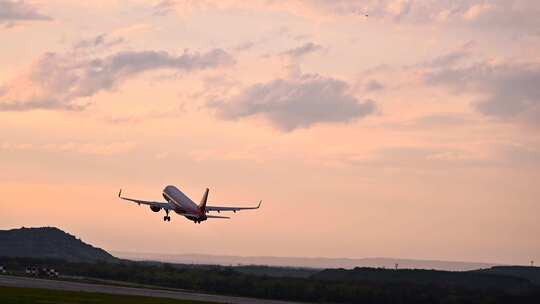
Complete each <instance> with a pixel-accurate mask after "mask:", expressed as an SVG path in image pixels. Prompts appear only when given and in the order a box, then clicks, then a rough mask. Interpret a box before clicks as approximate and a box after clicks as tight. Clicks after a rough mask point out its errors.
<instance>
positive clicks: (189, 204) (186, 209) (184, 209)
mask: <svg viewBox="0 0 540 304" xmlns="http://www.w3.org/2000/svg"><path fill="white" fill-rule="evenodd" d="M163 198H165V200H166V201H167V202H168V203H169V204H170V205H171V206H172V207H173V210H174V212H176V213H177V214H180V215H183V216H185V217H186V218H187V219H189V220H192V221H205V220H206V218H207V217H206V212H204V210H201V208H200V207H199V206H198V205H197V204H195V202H193V201H192V200H191V199H190V198H189V197H188V196H187V195H185V194H184V193H183V192H182V191H180V189H178V188H176V187H175V186H172V185H169V186H167V187H165V188H164V189H163ZM186 214H189V215H186Z"/></svg>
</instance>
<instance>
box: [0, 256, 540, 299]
mask: <svg viewBox="0 0 540 304" xmlns="http://www.w3.org/2000/svg"><path fill="white" fill-rule="evenodd" d="M0 264H2V265H4V266H6V268H7V269H8V270H11V271H16V270H23V269H24V268H25V267H26V266H27V265H39V266H42V265H43V266H47V267H53V268H55V269H57V270H58V271H59V272H60V273H61V274H69V275H74V276H84V277H93V278H100V279H106V280H115V281H125V282H132V283H138V284H148V285H155V286H163V287H170V288H180V289H189V290H196V291H202V292H208V293H219V294H228V295H239V296H246V297H257V298H269V299H283V300H295V301H305V302H325V303H328V302H332V303H540V286H538V285H534V284H533V283H531V282H530V281H528V280H527V279H524V278H520V277H512V276H510V275H507V274H503V273H501V271H502V270H501V269H499V273H498V274H484V273H478V272H461V273H456V272H445V271H428V270H388V269H370V268H356V269H353V270H343V269H337V270H324V271H321V272H319V273H316V274H313V275H312V276H310V277H308V278H292V277H270V276H267V275H264V274H246V273H242V272H239V271H238V270H236V269H235V267H223V266H200V265H179V264H161V263H145V262H129V261H121V262H117V263H107V262H96V263H77V262H65V261H62V260H40V259H30V258H0ZM537 271H538V270H537ZM510 272H512V270H511V268H510Z"/></svg>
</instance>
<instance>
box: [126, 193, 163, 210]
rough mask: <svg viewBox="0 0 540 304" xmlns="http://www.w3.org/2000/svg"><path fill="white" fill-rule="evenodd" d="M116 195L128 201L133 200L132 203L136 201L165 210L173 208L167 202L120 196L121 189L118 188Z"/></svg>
mask: <svg viewBox="0 0 540 304" xmlns="http://www.w3.org/2000/svg"><path fill="white" fill-rule="evenodd" d="M118 197H119V198H121V199H123V200H125V201H130V202H133V203H137V204H139V205H141V204H142V205H149V206H153V207H159V208H163V209H165V210H172V209H173V208H172V207H171V205H169V204H168V203H163V202H153V201H143V200H138V199H133V198H128V197H123V196H122V189H120V192H118Z"/></svg>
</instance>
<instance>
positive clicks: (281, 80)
mask: <svg viewBox="0 0 540 304" xmlns="http://www.w3.org/2000/svg"><path fill="white" fill-rule="evenodd" d="M247 3H248V4H246V1H233V0H229V1H213V0H204V1H174V0H171V1H152V0H131V1H91V2H89V3H86V4H83V3H82V2H75V1H67V0H54V1H6V0H0V41H1V42H2V43H1V44H0V169H1V170H0V194H1V195H0V215H1V218H2V219H1V221H0V229H8V228H17V227H21V226H26V227H30V226H56V227H59V228H61V229H64V230H66V231H68V232H70V233H72V234H76V235H77V236H80V237H81V238H82V239H83V240H84V241H87V242H90V243H92V244H95V245H97V246H101V247H103V248H105V249H108V250H119V251H133V252H159V253H210V254H233V255H275V256H309V257H313V256H320V257H374V256H378V257H400V258H418V259H446V260H467V261H485V262H498V263H513V264H528V263H529V261H530V260H532V259H534V260H539V261H540V242H538V234H539V233H540V222H539V221H538V214H539V212H540V206H539V201H538V198H539V197H540V187H539V185H540V184H539V182H538V181H539V180H540V173H539V172H540V170H539V169H540V134H539V130H540V129H539V128H540V86H539V84H540V34H539V29H540V4H537V3H536V2H534V1H525V0H522V1H520V0H493V1H483V0H470V1H466V0H460V1H432V0H428V1H422V2H419V1H409V0H370V1H352V0H342V1H325V0H316V1H315V0H314V1H286V2H285V1H276V2H271V1H270V2H269V1H262V0H261V1H249V2H247ZM366 14H367V15H368V17H365V15H366ZM168 184H173V185H176V186H178V187H179V188H180V189H182V190H183V191H184V192H186V193H187V194H188V195H190V196H191V197H192V198H193V199H194V200H196V201H198V200H199V199H200V197H201V196H202V194H203V191H204V189H205V188H206V187H209V188H210V189H211V190H210V196H209V201H211V202H212V203H213V204H224V205H227V204H232V205H244V204H245V205H249V204H252V203H255V202H257V201H258V200H260V199H263V201H264V203H263V208H261V209H260V210H259V211H256V212H245V213H237V214H235V215H234V216H233V219H232V220H229V221H221V220H214V221H211V220H209V221H207V222H205V223H204V224H201V225H194V224H193V223H191V222H189V221H186V220H184V219H182V218H180V217H179V216H174V215H173V217H172V221H171V222H170V223H165V222H163V220H162V216H163V215H162V214H155V213H153V212H151V211H150V210H149V209H148V208H143V207H137V206H134V205H129V204H126V203H124V202H121V201H119V200H118V199H117V198H116V194H117V191H118V189H119V188H120V187H122V188H123V189H124V191H125V193H126V195H129V196H133V197H137V198H142V199H149V200H159V199H161V190H162V189H163V187H164V186H165V185H168Z"/></svg>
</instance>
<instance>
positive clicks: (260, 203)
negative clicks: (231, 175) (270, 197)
mask: <svg viewBox="0 0 540 304" xmlns="http://www.w3.org/2000/svg"><path fill="white" fill-rule="evenodd" d="M261 205H262V200H260V201H259V205H258V206H257V208H261Z"/></svg>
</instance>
